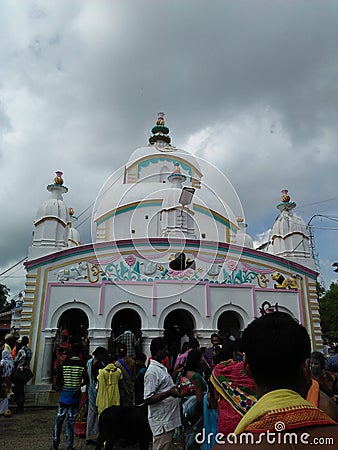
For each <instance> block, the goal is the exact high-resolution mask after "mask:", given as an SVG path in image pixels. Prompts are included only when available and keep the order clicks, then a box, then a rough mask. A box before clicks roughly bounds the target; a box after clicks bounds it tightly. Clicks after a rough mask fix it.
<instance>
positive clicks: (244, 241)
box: [236, 216, 253, 248]
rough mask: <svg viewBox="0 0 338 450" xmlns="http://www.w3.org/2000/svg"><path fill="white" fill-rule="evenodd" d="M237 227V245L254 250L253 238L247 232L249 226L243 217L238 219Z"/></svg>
mask: <svg viewBox="0 0 338 450" xmlns="http://www.w3.org/2000/svg"><path fill="white" fill-rule="evenodd" d="M237 226H238V230H237V233H236V244H237V245H240V246H243V247H247V248H253V240H252V237H251V236H250V235H249V234H247V233H246V232H245V230H246V228H247V226H248V225H247V224H246V223H245V222H244V218H243V217H242V216H239V217H237Z"/></svg>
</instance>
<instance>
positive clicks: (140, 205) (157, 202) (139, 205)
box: [97, 200, 162, 225]
mask: <svg viewBox="0 0 338 450" xmlns="http://www.w3.org/2000/svg"><path fill="white" fill-rule="evenodd" d="M146 206H162V201H161V200H147V201H145V202H139V203H136V204H132V205H124V206H121V207H120V208H117V209H115V210H113V211H111V212H110V213H106V214H107V215H105V216H104V217H103V218H102V219H100V220H98V221H97V225H102V224H103V223H104V222H106V221H107V220H109V219H111V218H112V217H114V216H118V215H120V214H124V213H125V212H128V211H132V210H134V209H136V208H145V207H146Z"/></svg>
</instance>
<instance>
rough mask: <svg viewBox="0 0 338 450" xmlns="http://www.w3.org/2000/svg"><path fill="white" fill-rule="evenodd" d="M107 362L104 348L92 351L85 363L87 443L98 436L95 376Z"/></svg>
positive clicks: (106, 352) (106, 353)
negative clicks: (87, 381)
mask: <svg viewBox="0 0 338 450" xmlns="http://www.w3.org/2000/svg"><path fill="white" fill-rule="evenodd" d="M107 360H108V351H107V349H105V348H104V347H97V348H96V349H95V350H94V351H93V357H92V358H91V359H89V361H88V362H87V373H88V377H89V384H88V389H87V392H88V413H87V429H86V441H87V443H91V442H95V441H96V440H97V438H98V435H99V421H98V410H97V406H96V397H97V375H98V373H99V370H100V369H103V368H104V367H105V366H106V364H107Z"/></svg>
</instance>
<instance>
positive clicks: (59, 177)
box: [54, 170, 63, 186]
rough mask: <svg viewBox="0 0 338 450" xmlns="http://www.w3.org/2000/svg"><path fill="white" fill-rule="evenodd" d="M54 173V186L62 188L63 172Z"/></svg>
mask: <svg viewBox="0 0 338 450" xmlns="http://www.w3.org/2000/svg"><path fill="white" fill-rule="evenodd" d="M55 173H56V177H55V178H54V184H56V185H57V186H62V185H63V179H62V175H63V172H61V171H60V170H58V171H56V172H55Z"/></svg>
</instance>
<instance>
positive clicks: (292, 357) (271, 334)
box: [242, 311, 311, 395]
mask: <svg viewBox="0 0 338 450" xmlns="http://www.w3.org/2000/svg"><path fill="white" fill-rule="evenodd" d="M242 347H243V350H244V352H245V355H246V360H247V362H248V364H249V367H250V370H251V373H252V376H253V378H254V380H255V383H256V384H257V385H259V386H262V387H265V388H268V389H269V390H275V389H292V390H295V391H296V392H299V393H301V394H302V395H303V393H304V389H305V388H304V386H305V384H306V382H307V381H308V380H306V379H305V376H306V375H305V373H304V370H303V366H304V362H305V360H306V359H307V358H309V357H310V353H311V342H310V337H309V335H308V332H307V331H306V329H305V328H304V327H303V326H302V325H300V324H299V323H298V322H296V320H295V319H293V318H292V317H291V316H290V315H289V314H287V313H284V312H279V311H278V312H274V313H271V314H266V315H265V316H262V317H259V318H258V319H255V320H254V321H253V322H251V323H250V324H249V325H248V327H247V328H246V329H245V330H244V332H243V336H242ZM305 394H306V393H305Z"/></svg>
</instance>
